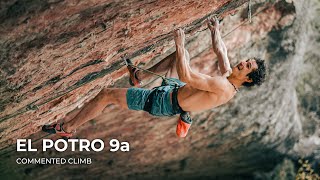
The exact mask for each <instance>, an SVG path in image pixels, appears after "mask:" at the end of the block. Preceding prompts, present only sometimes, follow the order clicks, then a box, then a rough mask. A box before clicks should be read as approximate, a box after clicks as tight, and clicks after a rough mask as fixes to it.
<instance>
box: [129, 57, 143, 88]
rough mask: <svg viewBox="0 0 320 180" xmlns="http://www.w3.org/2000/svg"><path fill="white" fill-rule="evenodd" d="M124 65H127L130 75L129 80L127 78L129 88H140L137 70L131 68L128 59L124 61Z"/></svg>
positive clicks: (140, 83)
mask: <svg viewBox="0 0 320 180" xmlns="http://www.w3.org/2000/svg"><path fill="white" fill-rule="evenodd" d="M125 61H126V64H127V68H128V71H129V74H130V78H129V83H130V85H131V86H135V87H141V85H142V82H141V80H140V79H139V78H138V77H137V72H139V69H137V68H135V67H133V66H131V65H132V62H131V61H130V59H125Z"/></svg>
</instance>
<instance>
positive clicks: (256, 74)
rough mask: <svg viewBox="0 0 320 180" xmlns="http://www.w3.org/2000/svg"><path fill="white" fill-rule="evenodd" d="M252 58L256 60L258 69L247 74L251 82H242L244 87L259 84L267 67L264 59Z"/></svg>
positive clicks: (263, 78)
mask: <svg viewBox="0 0 320 180" xmlns="http://www.w3.org/2000/svg"><path fill="white" fill-rule="evenodd" d="M253 59H254V60H255V61H256V63H257V65H258V69H256V70H254V71H252V72H251V73H249V74H248V75H247V76H248V77H249V78H250V79H252V82H244V83H243V84H242V85H243V86H246V87H251V86H254V85H258V86H260V85H261V84H262V83H263V82H264V80H265V78H266V71H267V70H266V68H267V67H266V64H265V62H264V60H262V59H259V58H253Z"/></svg>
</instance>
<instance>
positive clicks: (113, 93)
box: [63, 88, 128, 132]
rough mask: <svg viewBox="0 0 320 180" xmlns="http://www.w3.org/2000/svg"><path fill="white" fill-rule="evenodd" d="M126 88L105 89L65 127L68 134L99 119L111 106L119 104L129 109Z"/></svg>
mask: <svg viewBox="0 0 320 180" xmlns="http://www.w3.org/2000/svg"><path fill="white" fill-rule="evenodd" d="M126 93H127V89H126V88H113V89H111V88H104V89H103V90H102V91H100V93H99V94H98V95H97V96H96V97H95V98H94V99H92V100H91V101H90V102H88V104H85V107H84V108H83V109H82V110H81V111H80V112H79V114H77V115H76V116H75V117H74V118H73V119H72V120H70V121H69V122H67V123H65V124H64V125H63V129H64V130H65V131H66V132H72V131H74V130H75V129H76V128H77V127H79V126H81V125H82V124H84V123H86V122H87V121H89V120H91V119H93V118H95V117H97V116H98V115H100V114H101V113H102V111H103V109H104V108H105V107H106V106H107V105H109V104H117V105H119V106H121V107H122V108H128V107H127V101H126Z"/></svg>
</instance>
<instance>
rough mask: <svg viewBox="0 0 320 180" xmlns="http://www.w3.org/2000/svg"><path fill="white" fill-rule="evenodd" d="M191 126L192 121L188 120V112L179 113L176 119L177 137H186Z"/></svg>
mask: <svg viewBox="0 0 320 180" xmlns="http://www.w3.org/2000/svg"><path fill="white" fill-rule="evenodd" d="M191 124H192V119H191V118H190V115H189V113H188V112H183V113H181V114H180V117H179V119H178V123H177V128H176V134H177V136H179V137H186V136H187V134H188V131H189V129H190V126H191Z"/></svg>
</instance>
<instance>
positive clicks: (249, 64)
mask: <svg viewBox="0 0 320 180" xmlns="http://www.w3.org/2000/svg"><path fill="white" fill-rule="evenodd" d="M256 69H258V65H257V62H256V61H255V60H254V59H248V60H246V61H241V62H239V64H237V65H236V66H234V67H233V68H232V74H233V76H235V77H236V78H237V79H240V80H243V81H245V82H252V80H251V79H250V78H249V77H248V76H247V75H248V74H249V73H251V72H252V71H254V70H256Z"/></svg>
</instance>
